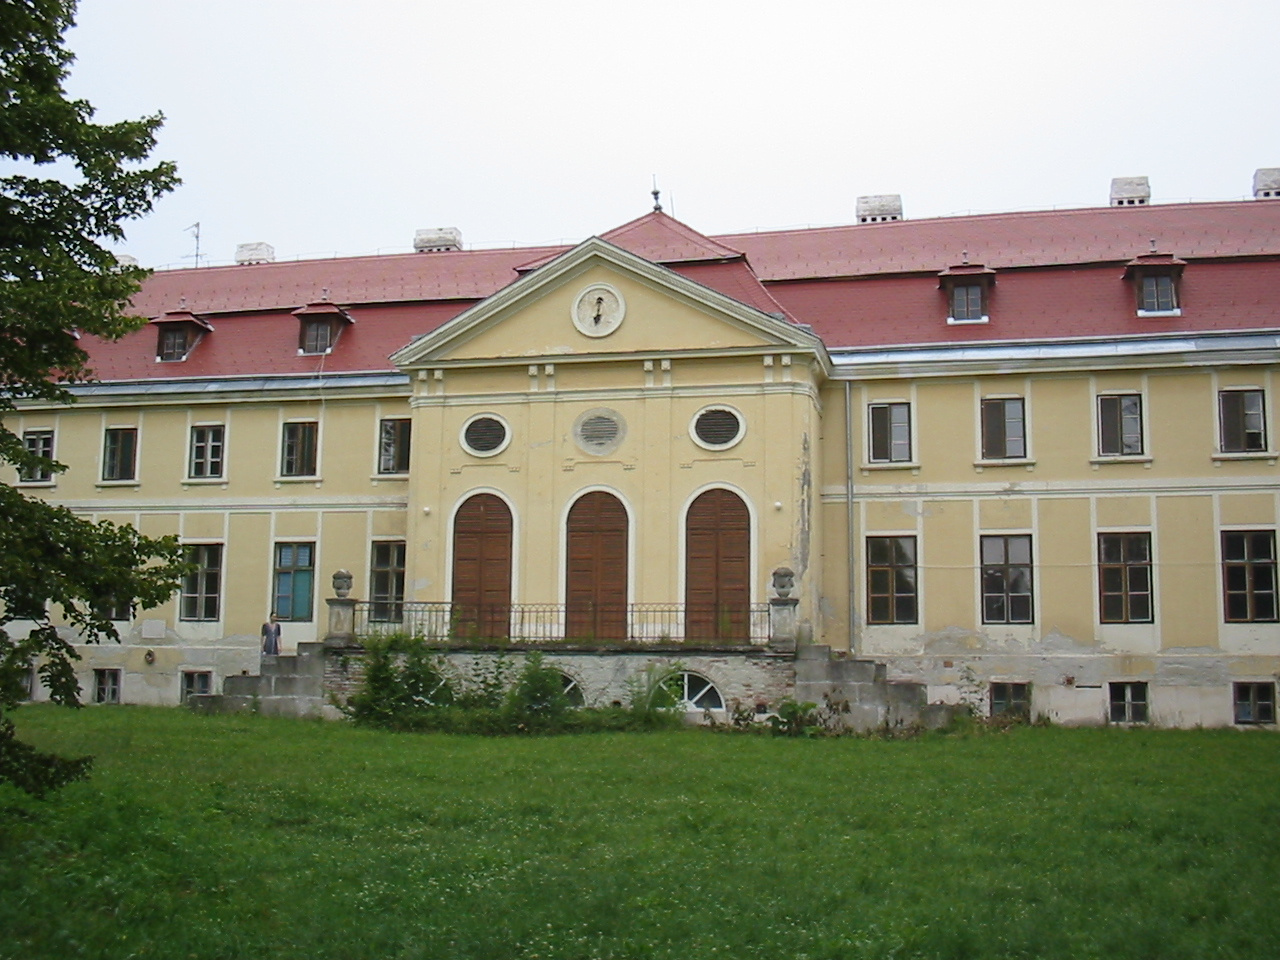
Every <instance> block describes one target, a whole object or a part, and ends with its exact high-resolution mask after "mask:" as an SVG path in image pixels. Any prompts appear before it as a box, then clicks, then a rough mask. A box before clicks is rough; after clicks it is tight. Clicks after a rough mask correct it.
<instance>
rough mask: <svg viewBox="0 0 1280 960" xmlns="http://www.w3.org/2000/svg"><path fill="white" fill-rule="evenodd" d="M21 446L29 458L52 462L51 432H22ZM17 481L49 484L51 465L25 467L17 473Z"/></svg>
mask: <svg viewBox="0 0 1280 960" xmlns="http://www.w3.org/2000/svg"><path fill="white" fill-rule="evenodd" d="M22 446H23V447H24V448H25V449H26V451H27V453H29V454H30V455H31V456H33V457H40V458H41V459H43V460H50V461H52V460H53V431H52V430H24V431H23V433H22ZM18 480H19V482H21V483H49V482H51V481H52V480H53V464H52V463H38V464H31V465H30V466H25V467H23V468H22V469H21V470H20V471H18Z"/></svg>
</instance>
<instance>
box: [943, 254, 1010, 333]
mask: <svg viewBox="0 0 1280 960" xmlns="http://www.w3.org/2000/svg"><path fill="white" fill-rule="evenodd" d="M995 282H996V272H995V271H994V270H992V269H991V268H990V267H985V266H983V265H982V264H980V263H967V262H966V263H962V264H960V265H958V266H954V267H947V269H945V270H943V271H942V272H941V273H939V274H938V286H939V288H940V289H941V290H942V291H943V293H944V294H946V297H947V323H949V324H964V323H987V322H988V321H990V319H991V305H990V301H991V292H992V288H993V287H994V286H995Z"/></svg>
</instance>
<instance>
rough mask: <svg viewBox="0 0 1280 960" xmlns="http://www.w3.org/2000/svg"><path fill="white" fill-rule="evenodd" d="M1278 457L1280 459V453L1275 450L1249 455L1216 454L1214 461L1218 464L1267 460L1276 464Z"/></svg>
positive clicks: (1258, 451)
mask: <svg viewBox="0 0 1280 960" xmlns="http://www.w3.org/2000/svg"><path fill="white" fill-rule="evenodd" d="M1277 457H1280V453H1277V452H1276V451H1275V450H1252V451H1249V452H1247V453H1215V454H1213V457H1212V459H1213V460H1214V462H1216V463H1230V462H1232V461H1234V460H1267V461H1270V462H1271V463H1272V464H1274V463H1275V462H1276V458H1277Z"/></svg>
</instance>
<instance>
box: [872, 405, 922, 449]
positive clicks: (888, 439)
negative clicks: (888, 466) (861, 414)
mask: <svg viewBox="0 0 1280 960" xmlns="http://www.w3.org/2000/svg"><path fill="white" fill-rule="evenodd" d="M868 414H869V416H870V419H871V462H872V463H909V462H910V461H911V404H909V403H873V404H871V406H870V407H868Z"/></svg>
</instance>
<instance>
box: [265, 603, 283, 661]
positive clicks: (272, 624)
mask: <svg viewBox="0 0 1280 960" xmlns="http://www.w3.org/2000/svg"><path fill="white" fill-rule="evenodd" d="M279 653H280V623H279V621H278V620H277V618H276V615H275V614H274V613H273V614H271V618H270V619H269V620H267V622H266V623H264V624H263V625H262V655H263V656H266V657H274V656H278V655H279Z"/></svg>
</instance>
